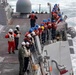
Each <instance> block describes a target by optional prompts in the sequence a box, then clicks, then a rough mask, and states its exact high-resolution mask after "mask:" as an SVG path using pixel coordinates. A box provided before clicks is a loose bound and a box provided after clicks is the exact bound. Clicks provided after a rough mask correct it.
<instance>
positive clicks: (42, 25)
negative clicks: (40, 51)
mask: <svg viewBox="0 0 76 75" xmlns="http://www.w3.org/2000/svg"><path fill="white" fill-rule="evenodd" d="M41 29H42V34H41V39H42V40H41V43H42V44H44V43H45V38H46V34H45V30H44V24H41Z"/></svg>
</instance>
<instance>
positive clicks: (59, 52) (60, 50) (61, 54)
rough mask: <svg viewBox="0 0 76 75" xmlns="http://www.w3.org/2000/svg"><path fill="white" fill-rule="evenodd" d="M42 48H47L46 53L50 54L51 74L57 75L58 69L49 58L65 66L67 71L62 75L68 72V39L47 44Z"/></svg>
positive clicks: (69, 61) (67, 74)
mask: <svg viewBox="0 0 76 75" xmlns="http://www.w3.org/2000/svg"><path fill="white" fill-rule="evenodd" d="M44 50H47V53H48V55H49V56H50V66H52V72H51V75H59V71H58V70H57V68H56V65H55V63H52V62H51V60H55V61H57V62H58V64H60V65H65V66H66V69H67V70H68V72H67V73H65V74H64V75H69V74H70V72H71V69H72V64H71V58H70V50H69V45H68V41H59V42H56V43H53V44H49V45H47V46H45V47H44ZM44 55H45V54H44Z"/></svg>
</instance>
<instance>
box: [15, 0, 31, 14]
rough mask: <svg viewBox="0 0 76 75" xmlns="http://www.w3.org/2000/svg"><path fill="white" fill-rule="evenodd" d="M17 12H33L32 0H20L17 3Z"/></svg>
mask: <svg viewBox="0 0 76 75" xmlns="http://www.w3.org/2000/svg"><path fill="white" fill-rule="evenodd" d="M16 12H19V13H30V12H31V2H30V0H18V1H17V4H16Z"/></svg>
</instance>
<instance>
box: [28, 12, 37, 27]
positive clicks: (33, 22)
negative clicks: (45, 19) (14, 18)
mask: <svg viewBox="0 0 76 75" xmlns="http://www.w3.org/2000/svg"><path fill="white" fill-rule="evenodd" d="M29 19H30V25H31V27H34V26H35V23H36V19H37V16H36V14H35V13H34V11H32V13H31V14H30V15H29Z"/></svg>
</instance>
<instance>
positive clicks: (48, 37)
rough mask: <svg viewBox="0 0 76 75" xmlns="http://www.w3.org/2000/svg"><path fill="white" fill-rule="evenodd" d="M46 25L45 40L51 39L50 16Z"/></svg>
mask: <svg viewBox="0 0 76 75" xmlns="http://www.w3.org/2000/svg"><path fill="white" fill-rule="evenodd" d="M47 26H48V32H47V40H51V28H52V23H51V19H50V18H48V22H47Z"/></svg>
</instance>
